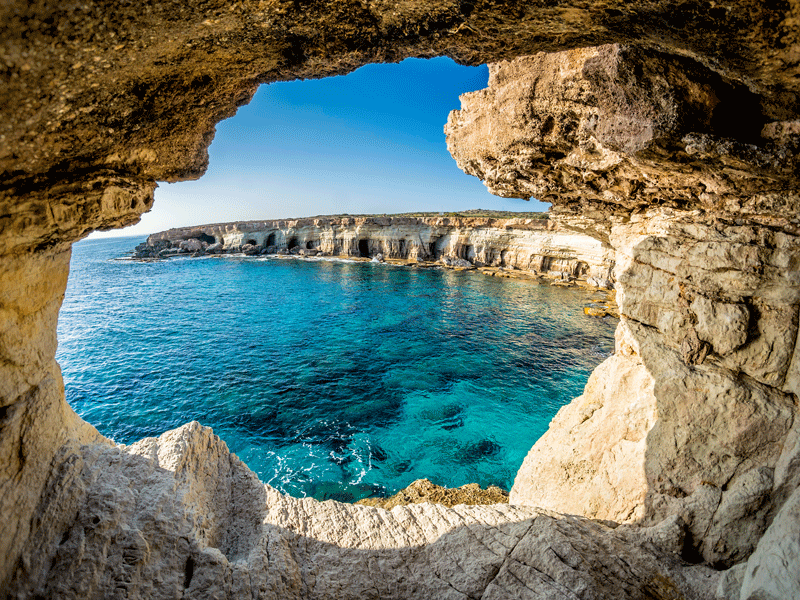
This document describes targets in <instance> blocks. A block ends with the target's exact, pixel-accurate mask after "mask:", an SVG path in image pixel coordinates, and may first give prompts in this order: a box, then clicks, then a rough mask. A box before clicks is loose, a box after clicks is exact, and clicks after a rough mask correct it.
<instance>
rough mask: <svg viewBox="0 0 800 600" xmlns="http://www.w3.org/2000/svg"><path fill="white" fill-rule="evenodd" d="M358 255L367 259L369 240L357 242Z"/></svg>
mask: <svg viewBox="0 0 800 600" xmlns="http://www.w3.org/2000/svg"><path fill="white" fill-rule="evenodd" d="M358 255H359V256H361V257H362V258H369V240H358Z"/></svg>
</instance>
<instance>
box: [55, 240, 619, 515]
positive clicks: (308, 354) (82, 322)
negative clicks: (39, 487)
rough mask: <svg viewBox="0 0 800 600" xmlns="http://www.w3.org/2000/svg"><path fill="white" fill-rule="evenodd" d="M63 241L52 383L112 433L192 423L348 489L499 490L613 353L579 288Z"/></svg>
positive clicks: (274, 479) (275, 473)
mask: <svg viewBox="0 0 800 600" xmlns="http://www.w3.org/2000/svg"><path fill="white" fill-rule="evenodd" d="M141 241H143V239H142V238H116V239H104V240H88V241H83V242H79V243H77V244H75V246H74V249H73V256H72V267H71V273H70V279H69V285H68V288H67V293H66V297H65V300H64V305H63V307H62V309H61V314H60V318H59V325H58V338H59V347H58V354H57V358H58V361H59V363H60V364H61V367H62V369H63V373H64V382H65V386H66V394H67V400H68V401H69V403H70V404H71V405H72V406H73V407H74V408H75V410H76V411H77V412H78V413H79V414H80V415H81V416H82V417H83V418H84V419H86V420H88V421H89V422H90V423H92V424H93V425H95V426H96V427H97V428H98V429H99V430H100V432H101V433H103V434H104V435H106V436H108V437H110V438H112V439H114V440H115V441H117V442H120V443H126V444H127V443H132V442H134V441H136V440H138V439H141V438H142V437H146V436H155V435H159V434H160V433H163V432H164V431H166V430H168V429H171V428H174V427H178V426H180V425H182V424H184V423H186V422H188V421H191V420H197V421H199V422H200V423H202V424H204V425H208V426H210V427H213V428H214V431H215V433H216V434H217V435H219V436H220V437H221V438H222V439H223V440H225V442H227V444H228V446H229V447H230V449H231V451H233V452H235V453H236V454H237V455H238V456H239V457H240V458H242V459H243V460H244V461H245V462H246V463H247V464H248V465H249V466H250V468H251V469H253V470H254V471H255V472H256V473H257V474H258V475H259V477H260V478H261V479H262V480H263V481H265V482H267V483H269V484H271V485H273V486H275V487H276V488H278V489H280V490H282V491H284V492H287V493H290V494H293V495H297V496H313V497H315V498H319V499H327V498H335V499H338V500H344V501H352V500H357V499H359V498H362V497H365V496H369V495H375V494H391V493H394V492H396V491H397V490H399V489H401V488H403V487H405V486H407V485H408V484H409V483H411V482H412V481H414V480H415V479H419V478H422V477H427V478H428V479H430V480H432V481H433V482H434V483H437V484H440V485H444V486H448V487H454V486H458V485H463V484H465V483H470V482H478V483H480V484H481V485H483V486H485V485H489V484H496V485H500V486H501V487H503V488H505V489H510V487H511V485H512V484H513V481H514V475H515V473H516V471H517V469H518V468H519V466H520V465H521V464H522V460H523V458H524V457H525V454H526V453H527V452H528V450H529V449H530V447H531V446H532V445H533V443H534V442H535V441H536V440H537V439H538V438H539V437H540V436H541V435H542V433H544V431H545V430H546V429H547V426H548V423H549V421H550V420H551V419H552V417H553V416H554V415H555V413H556V411H557V410H558V409H559V408H560V407H561V406H562V405H564V404H565V403H567V402H569V401H570V400H571V399H572V398H574V397H575V396H578V395H580V394H581V393H582V390H583V386H584V385H585V383H586V380H587V378H588V376H589V373H590V372H591V370H592V369H593V368H594V367H595V366H596V365H597V364H599V363H600V362H601V361H602V360H603V359H604V358H605V357H607V356H608V355H610V354H611V352H612V351H613V344H614V341H613V336H614V328H615V326H616V321H615V320H613V319H610V318H606V319H595V318H589V317H586V316H584V314H583V303H584V301H585V299H586V292H583V291H579V290H574V289H563V288H555V287H550V286H547V285H537V284H535V283H533V284H532V283H528V282H520V281H514V280H500V279H496V278H492V277H486V276H484V275H481V274H479V273H474V272H452V271H444V270H423V269H410V268H405V267H395V266H389V265H381V264H373V263H354V262H343V261H335V260H316V259H310V260H309V259H305V260H303V259H279V258H244V257H239V258H237V257H214V258H195V259H192V258H177V259H172V260H169V261H164V262H151V263H145V262H135V261H130V260H119V259H120V258H124V257H126V256H128V255H129V253H130V250H132V249H133V247H134V246H135V245H136V244H138V243H139V242H141Z"/></svg>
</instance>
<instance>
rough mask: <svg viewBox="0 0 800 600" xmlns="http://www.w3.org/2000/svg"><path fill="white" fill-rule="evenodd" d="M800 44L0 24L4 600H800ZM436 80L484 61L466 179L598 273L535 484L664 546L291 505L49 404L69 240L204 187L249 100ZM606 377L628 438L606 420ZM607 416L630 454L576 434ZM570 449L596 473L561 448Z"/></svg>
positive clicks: (667, 35)
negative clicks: (409, 73) (509, 198)
mask: <svg viewBox="0 0 800 600" xmlns="http://www.w3.org/2000/svg"><path fill="white" fill-rule="evenodd" d="M799 18H800V2H797V0H786V1H784V2H757V1H755V0H742V1H741V2H737V3H735V4H733V3H720V2H705V1H701V0H681V1H680V2H675V1H668V0H652V1H647V2H644V1H643V2H623V1H621V0H600V1H597V2H590V3H587V2H575V1H570V0H567V1H564V2H558V3H542V2H529V3H520V2H518V1H516V0H515V1H510V0H509V1H491V2H488V1H486V2H484V1H479V2H473V1H463V0H434V1H425V2H422V1H421V0H401V1H397V2H384V1H382V0H375V1H370V2H354V1H352V0H326V1H324V2H301V1H299V0H275V1H268V2H255V1H243V2H222V1H217V0H211V1H206V0H204V1H203V2H199V1H196V0H189V1H187V2H183V3H180V5H178V4H175V3H152V2H149V1H144V2H138V3H130V4H126V3H118V2H115V3H110V2H105V1H104V0H87V1H86V2H82V3H72V2H53V1H50V0H37V1H33V2H29V1H25V2H22V1H21V0H9V1H8V2H4V3H2V5H0V59H1V60H0V80H2V85H0V116H2V118H0V173H2V176H0V231H2V235H0V502H1V503H2V515H3V535H2V536H0V590H2V594H3V595H6V596H11V597H22V598H26V597H35V596H36V595H40V596H44V597H48V596H49V597H124V596H128V597H132V596H136V595H138V596H140V597H177V596H186V597H193V596H194V597H206V596H209V597H210V596H212V595H214V596H217V597H220V596H228V597H240V596H242V595H244V593H245V591H247V592H250V594H251V595H253V596H261V597H270V596H274V597H282V598H285V597H302V598H310V597H349V596H353V597H355V595H356V594H357V595H358V597H359V598H361V597H380V596H386V597H392V594H396V596H395V597H409V596H417V597H462V596H464V597H479V596H483V597H485V598H499V597H509V596H511V597H534V598H563V597H578V598H600V597H603V598H644V597H647V598H653V597H655V598H675V597H680V596H684V597H700V598H702V597H710V596H709V594H710V592H709V586H710V585H711V586H712V587H713V585H714V583H715V582H714V581H713V579H714V578H713V577H708V576H707V575H708V571H707V570H706V568H705V567H687V566H686V565H685V564H683V563H681V562H680V561H678V562H676V561H677V559H676V558H675V557H674V553H675V552H680V551H683V555H684V557H685V558H690V559H693V560H702V561H706V562H707V563H710V564H714V565H715V566H718V567H725V566H727V565H729V564H732V563H737V566H734V567H733V568H732V569H731V570H729V571H727V572H726V573H725V575H724V577H723V578H722V580H721V581H720V584H719V588H718V589H719V592H720V594H722V595H721V596H720V597H723V598H731V597H735V596H736V595H737V594H739V597H740V598H741V599H744V600H746V599H751V600H755V599H760V600H763V599H765V598H770V599H773V598H775V599H777V598H786V597H796V596H800V590H799V589H798V585H800V584H798V582H797V580H796V573H797V569H796V568H795V566H796V565H797V564H798V551H797V547H796V544H795V543H794V541H793V540H794V538H793V537H792V536H793V532H794V531H795V530H796V522H797V510H796V506H797V492H796V489H797V480H798V446H799V445H798V441H797V440H798V425H797V423H798V420H797V419H796V418H795V415H796V404H797V386H798V358H797V354H798V353H797V341H796V332H797V305H798V302H797V300H796V298H795V296H794V294H795V291H796V289H797V281H796V274H797V272H798V263H799V262H800V261H798V257H797V237H798V218H797V215H798V192H797V190H798V185H797V176H796V173H797V171H798V169H797V160H798V159H797V157H798V141H797V137H798V130H799V129H800V127H798V124H797V123H798V119H800V102H798V98H800V77H798V75H799V74H800V58H799V57H798V54H797V48H798V25H797V23H798V19H799ZM603 44H612V45H611V46H601V45H603ZM613 44H619V45H613ZM570 48H580V50H571V51H570V50H569V49H570ZM562 50H565V51H567V52H565V53H560V54H550V55H544V54H537V53H538V52H540V51H546V52H555V51H562ZM438 55H448V56H451V57H454V58H456V59H458V60H460V61H462V62H464V63H469V64H478V63H482V62H493V63H498V64H496V65H494V66H492V67H491V73H492V81H491V85H490V87H489V89H488V90H485V91H483V92H478V93H476V94H474V95H471V96H468V97H466V99H465V100H464V110H462V111H461V112H460V113H458V114H456V115H454V116H453V117H452V118H451V119H450V121H449V124H448V145H449V147H450V149H451V151H452V153H453V154H454V156H455V157H456V159H457V162H458V164H459V165H460V166H461V167H462V168H463V169H464V170H465V171H467V172H469V173H472V174H474V175H476V176H478V177H481V178H482V179H484V180H485V181H486V182H487V183H488V184H489V186H490V189H491V190H492V191H493V192H495V193H498V194H501V195H517V196H523V197H528V196H531V195H533V196H536V197H538V198H540V199H543V200H550V201H552V202H553V205H554V210H553V213H554V215H555V216H556V217H557V219H558V220H559V222H560V223H561V224H562V225H563V226H564V227H568V228H571V229H573V230H576V231H583V232H588V233H590V234H591V235H593V236H595V237H596V238H597V239H600V240H602V241H604V242H606V243H608V244H610V245H611V246H613V247H614V249H615V250H616V252H617V258H618V259H619V260H618V263H617V266H616V275H617V280H618V283H619V285H620V286H621V295H622V297H623V299H622V302H621V309H622V313H623V320H622V324H621V325H620V336H619V342H618V351H617V356H616V357H615V359H613V362H612V363H610V364H607V365H605V366H604V367H603V368H602V369H601V371H600V372H598V374H597V375H596V377H595V378H593V383H592V385H591V386H590V387H589V388H588V389H587V393H586V394H584V395H583V397H582V399H581V401H580V405H579V407H578V408H577V410H576V409H574V408H570V409H568V410H566V411H565V412H564V413H563V414H560V415H559V417H558V420H557V422H556V424H558V423H561V424H562V425H563V427H564V428H565V429H566V431H564V432H561V433H559V432H558V431H554V432H552V433H553V435H549V434H548V435H549V437H548V438H547V442H546V443H547V444H549V452H550V453H551V456H553V457H554V460H553V461H552V462H551V467H552V468H554V469H558V468H559V467H558V465H560V464H563V465H565V466H569V464H570V461H572V462H574V463H576V464H577V463H579V462H580V460H581V457H582V456H591V457H593V458H592V459H593V460H599V461H601V464H603V465H606V466H605V467H604V472H605V473H606V474H607V476H606V475H604V474H603V470H602V469H601V471H600V472H598V473H593V472H592V471H591V470H587V469H583V470H581V469H578V470H576V473H578V474H579V477H576V478H573V479H571V480H569V482H568V483H563V481H564V480H563V478H562V479H559V478H556V477H554V478H553V480H554V481H562V485H561V486H560V488H558V489H556V487H555V486H554V487H553V488H552V490H551V491H553V492H558V491H559V490H560V491H561V492H562V494H563V498H564V502H565V503H570V504H571V505H572V506H575V505H579V504H580V503H581V502H582V501H581V498H584V499H585V505H586V507H587V512H589V513H595V512H596V513H597V514H598V515H600V514H608V515H609V516H611V517H612V518H632V519H637V518H640V516H641V518H643V519H645V522H651V521H652V522H655V521H657V520H658V519H659V518H660V517H662V516H664V515H669V516H668V517H667V518H666V519H665V520H664V521H662V522H661V523H660V524H659V525H658V526H656V527H653V528H641V527H639V528H635V527H630V528H627V529H626V527H627V526H620V527H617V528H616V529H613V530H610V531H609V530H607V529H604V526H602V525H600V524H598V523H595V522H591V521H584V520H581V519H577V518H560V517H557V516H555V515H546V514H543V513H541V512H539V511H538V510H535V509H533V508H526V507H524V506H522V507H519V506H516V507H514V508H513V509H510V508H506V509H502V508H495V509H492V508H486V507H478V508H474V509H468V510H466V511H461V510H456V509H447V510H444V509H435V508H431V507H429V506H428V507H426V506H424V505H422V506H421V507H420V508H413V509H403V510H401V511H397V513H395V512H392V513H387V512H381V511H379V510H377V509H367V508H365V507H360V508H359V507H349V508H343V507H341V505H337V506H336V508H335V509H334V508H333V507H331V505H320V504H316V503H314V502H312V501H308V500H292V499H286V498H281V497H278V496H276V495H274V494H273V493H271V492H270V491H269V490H267V489H265V488H263V487H260V486H259V485H258V484H257V482H255V481H254V480H253V479H252V477H251V476H250V475H248V474H247V471H246V470H244V469H243V468H241V466H240V464H239V463H238V462H237V461H236V460H235V459H234V458H232V457H230V455H227V454H226V452H225V451H223V449H221V448H220V446H219V444H218V442H217V441H215V440H214V438H213V437H212V436H210V435H205V434H198V433H197V430H196V429H193V428H189V429H188V430H187V429H183V430H179V431H178V432H176V433H172V434H168V436H167V437H165V438H162V439H161V440H160V441H158V442H154V441H152V440H149V441H144V442H142V444H141V445H139V446H137V447H136V448H135V449H133V448H132V449H127V450H126V449H120V448H118V447H115V446H113V445H112V444H110V442H108V441H104V440H103V439H102V438H101V437H100V436H98V435H97V433H96V432H95V431H94V430H93V428H91V426H90V425H87V424H85V423H83V422H82V421H80V419H78V418H77V417H76V416H75V414H74V413H73V412H72V411H71V409H70V408H69V407H68V406H67V405H66V404H65V402H64V395H63V386H62V383H61V380H60V376H59V370H58V366H57V365H56V363H55V361H54V353H55V341H56V340H55V326H56V320H57V315H58V308H59V306H60V302H61V298H62V296H63V292H64V286H65V283H66V273H67V269H68V265H67V263H68V257H69V245H70V244H71V243H72V242H74V241H75V240H77V239H80V238H81V237H83V236H85V235H86V234H88V233H89V232H90V231H92V230H94V229H108V228H113V227H120V226H123V225H127V224H131V223H133V222H135V221H136V220H137V219H138V217H139V215H140V214H141V213H142V212H144V211H146V210H148V209H149V208H150V206H151V205H152V201H153V195H152V194H153V190H154V189H155V186H156V182H157V181H177V180H181V179H191V178H196V177H199V176H200V175H201V174H202V173H203V171H204V170H205V167H206V164H207V160H208V158H207V153H206V149H207V147H208V144H209V143H210V141H211V139H212V137H213V131H214V126H215V124H216V123H217V122H219V121H220V120H221V119H223V118H226V117H229V116H231V115H233V114H234V113H235V110H236V107H237V106H239V105H241V104H242V103H245V102H247V101H248V100H249V98H250V97H251V96H252V94H253V93H254V91H255V89H256V87H257V85H258V84H259V83H263V82H268V81H276V80H285V79H293V78H296V77H321V76H326V75H333V74H341V73H346V72H348V71H350V70H352V69H354V68H356V67H358V66H360V65H362V64H366V63H368V62H382V61H394V60H400V59H402V58H404V57H407V56H418V57H430V56H438ZM524 56H527V57H528V58H524V59H521V60H519V61H513V59H516V58H518V57H524ZM501 61H506V62H501ZM509 61H513V62H509ZM620 257H622V258H620ZM745 321H746V325H745ZM617 374H627V375H626V377H629V378H630V381H632V382H634V384H635V385H634V386H633V389H635V390H636V398H637V402H640V407H639V408H638V409H636V410H634V408H635V407H630V406H628V404H630V402H628V400H630V397H629V396H626V395H625V394H623V393H619V394H617V393H611V391H613V390H614V389H619V388H620V386H619V381H616V380H615V378H616V377H617V376H618V375H617ZM648 377H649V378H651V379H652V396H649V393H650V392H649V390H650V389H651V387H650V386H651V382H650V381H648V379H647V378H648ZM606 380H607V381H606ZM615 381H616V382H615ZM626 389H627V388H626ZM595 406H596V407H597V408H595ZM582 415H585V416H587V417H588V418H587V420H585V421H582V420H581V419H583V416H582ZM626 415H631V416H632V417H633V418H632V419H630V420H629V419H628V418H627V417H626ZM601 417H602V418H603V419H605V418H608V419H612V420H613V419H617V420H618V422H619V420H620V419H622V420H623V422H624V423H625V425H626V429H625V432H624V433H615V435H613V436H611V437H609V439H608V440H604V439H603V438H602V437H600V436H596V435H595V433H596V432H603V431H605V432H608V431H609V430H610V429H609V427H606V426H605V425H604V424H603V423H601V422H599V421H600V420H601ZM653 419H655V421H653ZM651 423H652V425H651ZM582 428H587V429H586V433H587V437H589V438H592V439H593V440H594V441H595V442H596V446H595V447H590V446H591V444H590V443H588V442H581V443H580V444H578V445H577V446H576V447H575V448H572V447H565V446H563V445H562V444H563V443H572V442H569V440H570V439H578V438H579V437H580V434H581V433H582ZM643 436H644V437H643ZM642 439H644V440H645V442H644V444H642ZM543 443H545V442H543ZM543 448H544V446H540V447H539V448H538V449H537V450H535V451H534V454H533V456H534V458H535V457H536V456H541V455H542V450H543ZM200 457H202V460H201V458H200ZM628 457H629V459H630V461H639V460H643V464H642V466H641V469H639V468H638V466H636V464H638V463H631V462H628ZM538 464H539V465H540V466H536V465H537V462H536V461H535V460H534V461H533V462H532V463H531V464H528V465H526V466H525V467H524V468H523V469H522V471H521V473H520V477H519V478H518V486H519V487H518V486H515V490H513V491H514V495H515V494H517V493H519V494H522V495H521V496H519V497H517V499H518V501H523V502H533V501H541V502H542V503H543V504H547V503H548V502H552V501H553V500H552V498H555V497H556V495H555V494H554V495H547V494H545V493H543V492H542V490H541V489H532V488H531V486H528V488H527V489H530V490H531V491H530V492H528V491H525V490H526V487H525V485H526V484H525V482H526V481H528V482H530V481H531V478H532V477H534V476H536V475H537V473H538V474H540V475H542V476H543V477H546V476H547V473H546V472H545V471H542V470H541V469H542V468H543V467H542V466H541V462H539V463H538ZM622 464H629V465H630V464H633V465H634V466H633V467H631V468H630V476H631V479H630V482H632V485H627V487H625V488H624V489H623V488H621V487H620V483H621V482H620V481H618V480H615V479H614V478H613V477H612V476H611V475H612V474H613V472H612V471H613V469H614V468H615V467H614V465H622ZM637 482H638V483H637ZM642 482H644V483H642ZM639 484H641V485H643V486H644V487H643V488H642V487H641V485H639ZM515 497H516V496H515ZM641 498H644V509H643V510H642V508H641ZM595 499H596V500H597V501H594V500H595ZM609 499H610V500H609ZM606 502H612V503H616V505H615V506H613V507H610V508H603V509H602V510H601V509H600V508H599V507H601V506H602V504H603V503H606ZM329 507H331V508H329ZM395 510H397V509H395ZM259 511H261V512H259ZM265 511H266V516H264V514H265ZM603 511H605V512H604V513H603ZM434 513H435V515H436V517H435V519H434V517H433V515H434ZM390 515H391V516H390ZM535 515H538V516H535ZM415 522H416V524H415ZM437 523H438V524H437ZM445 523H446V524H445ZM460 525H463V526H461V527H460V529H457V531H456V528H457V527H459V526H460ZM526 527H527V529H526ZM765 528H766V529H765ZM520 529H522V530H524V533H523V532H522V531H520ZM454 531H455V533H454V534H453V535H451V533H452V532H454ZM764 531H766V532H765V533H763V532H764ZM762 533H763V535H762ZM440 534H441V535H440ZM437 536H438V537H437ZM659 548H660V549H659ZM753 548H755V550H753ZM365 549H366V550H367V551H365ZM665 549H667V551H669V552H672V555H668V554H665ZM673 551H675V552H673ZM748 555H749V558H748ZM295 557H299V558H295ZM745 560H746V563H745V562H744V561H745ZM403 586H406V587H403ZM712 595H713V594H712Z"/></svg>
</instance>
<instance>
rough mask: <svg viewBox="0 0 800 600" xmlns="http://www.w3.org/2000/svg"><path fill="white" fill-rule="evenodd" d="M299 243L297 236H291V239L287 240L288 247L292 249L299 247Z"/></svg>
mask: <svg viewBox="0 0 800 600" xmlns="http://www.w3.org/2000/svg"><path fill="white" fill-rule="evenodd" d="M298 245H299V244H298V242H297V238H296V237H292V238H289V241H288V242H286V248H287V249H288V250H291V249H292V248H297V246H298Z"/></svg>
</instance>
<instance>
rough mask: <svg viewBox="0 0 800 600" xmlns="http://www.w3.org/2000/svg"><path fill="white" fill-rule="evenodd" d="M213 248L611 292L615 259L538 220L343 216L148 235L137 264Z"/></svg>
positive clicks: (579, 237)
mask: <svg viewBox="0 0 800 600" xmlns="http://www.w3.org/2000/svg"><path fill="white" fill-rule="evenodd" d="M200 244H206V251H207V248H208V247H209V245H210V246H215V247H214V248H213V253H219V252H234V253H236V252H242V253H244V254H250V255H255V254H276V253H281V254H287V253H288V254H298V255H312V256H317V255H323V256H357V257H363V258H368V257H377V256H378V255H381V256H382V257H383V258H394V259H405V260H410V261H441V262H442V263H444V264H445V265H447V266H453V265H454V264H455V261H458V260H460V261H461V263H460V266H464V267H473V266H480V267H484V266H490V267H504V268H512V269H519V270H523V271H532V272H535V273H542V274H546V275H549V276H550V277H559V278H560V277H562V276H563V277H566V278H568V279H577V278H579V279H581V280H582V281H584V282H586V281H587V280H591V282H590V285H592V286H593V287H603V288H610V287H612V285H613V275H612V269H613V267H614V259H613V252H612V251H611V250H610V248H608V247H607V246H605V245H603V243H601V242H600V241H599V240H596V239H594V238H591V237H589V236H587V235H585V234H581V233H576V232H574V231H570V230H564V229H558V228H556V227H553V226H552V224H551V223H550V222H549V221H548V219H546V218H541V215H537V216H536V217H535V218H531V217H530V216H527V217H526V216H524V215H522V216H520V217H512V218H506V217H485V216H481V217H472V216H419V217H417V216H404V215H393V216H367V215H364V216H360V215H355V216H346V217H335V216H328V217H313V218H308V219H287V220H274V221H248V222H239V223H219V224H213V225H202V226H198V227H181V228H177V229H170V230H168V231H162V232H160V233H154V234H152V235H150V236H149V237H148V239H147V241H146V242H145V243H144V244H142V245H141V246H139V247H137V249H136V252H135V253H134V256H136V257H139V258H149V257H169V256H172V255H174V254H176V253H178V252H183V253H191V252H196V251H198V250H200V248H201V246H200Z"/></svg>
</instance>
